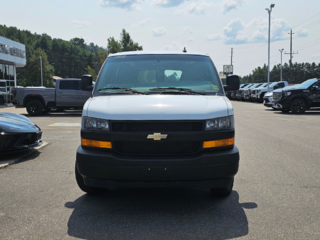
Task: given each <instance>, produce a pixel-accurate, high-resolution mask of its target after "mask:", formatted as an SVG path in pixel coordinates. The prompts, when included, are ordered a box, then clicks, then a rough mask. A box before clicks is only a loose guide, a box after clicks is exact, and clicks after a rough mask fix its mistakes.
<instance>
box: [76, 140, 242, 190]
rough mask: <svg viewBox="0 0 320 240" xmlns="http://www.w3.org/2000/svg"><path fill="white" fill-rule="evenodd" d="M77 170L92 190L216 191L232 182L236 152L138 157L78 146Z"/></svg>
mask: <svg viewBox="0 0 320 240" xmlns="http://www.w3.org/2000/svg"><path fill="white" fill-rule="evenodd" d="M76 166H77V169H78V172H79V173H80V174H81V175H82V176H83V178H84V182H85V184H86V185H87V186H91V187H101V188H117V187H199V188H216V187H225V186H229V185H230V183H231V182H232V178H233V177H234V176H235V174H236V173H237V172H238V168H239V151H238V149H237V147H234V148H232V149H226V150H220V151H216V152H205V153H201V154H197V155H190V156H174V157H172V156H161V157H160V156H159V157H158V156H156V157H138V156H123V155H119V154H116V153H113V152H106V151H103V150H96V149H85V148H82V147H81V146H80V147H79V148H78V150H77V160H76Z"/></svg>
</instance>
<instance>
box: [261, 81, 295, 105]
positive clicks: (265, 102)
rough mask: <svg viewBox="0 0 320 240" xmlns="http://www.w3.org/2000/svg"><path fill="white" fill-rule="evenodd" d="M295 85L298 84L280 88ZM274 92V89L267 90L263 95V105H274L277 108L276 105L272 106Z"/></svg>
mask: <svg viewBox="0 0 320 240" xmlns="http://www.w3.org/2000/svg"><path fill="white" fill-rule="evenodd" d="M294 86H296V85H290V86H287V87H284V88H280V89H281V90H287V89H290V88H293V87H294ZM275 91H276V90H275ZM273 92H274V91H272V92H267V93H266V94H265V95H264V97H263V105H264V106H266V107H272V108H273V109H276V108H275V107H273V106H272V100H273Z"/></svg>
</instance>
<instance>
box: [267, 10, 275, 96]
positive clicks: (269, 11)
mask: <svg viewBox="0 0 320 240" xmlns="http://www.w3.org/2000/svg"><path fill="white" fill-rule="evenodd" d="M274 6H275V4H271V5H270V8H266V10H267V11H268V13H269V31H268V92H269V83H270V22H271V12H272V8H274Z"/></svg>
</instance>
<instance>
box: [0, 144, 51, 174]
mask: <svg viewBox="0 0 320 240" xmlns="http://www.w3.org/2000/svg"><path fill="white" fill-rule="evenodd" d="M47 145H49V143H47V142H43V143H42V145H41V146H39V147H35V148H33V149H30V150H25V151H23V152H18V153H14V152H13V153H12V154H7V158H8V159H7V160H4V161H0V169H3V168H6V167H8V166H9V165H12V164H14V163H16V162H19V161H20V160H22V159H23V158H25V157H28V156H30V155H31V154H33V153H35V152H36V151H38V150H39V149H41V148H44V147H45V146H47Z"/></svg>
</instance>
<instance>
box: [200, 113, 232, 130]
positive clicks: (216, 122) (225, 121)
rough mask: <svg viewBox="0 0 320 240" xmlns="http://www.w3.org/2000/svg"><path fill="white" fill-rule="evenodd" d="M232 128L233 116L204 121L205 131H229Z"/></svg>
mask: <svg viewBox="0 0 320 240" xmlns="http://www.w3.org/2000/svg"><path fill="white" fill-rule="evenodd" d="M233 126H234V118H233V116H228V117H221V118H214V119H209V120H207V121H206V128H205V130H206V131H211V130H223V129H231V128H233Z"/></svg>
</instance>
